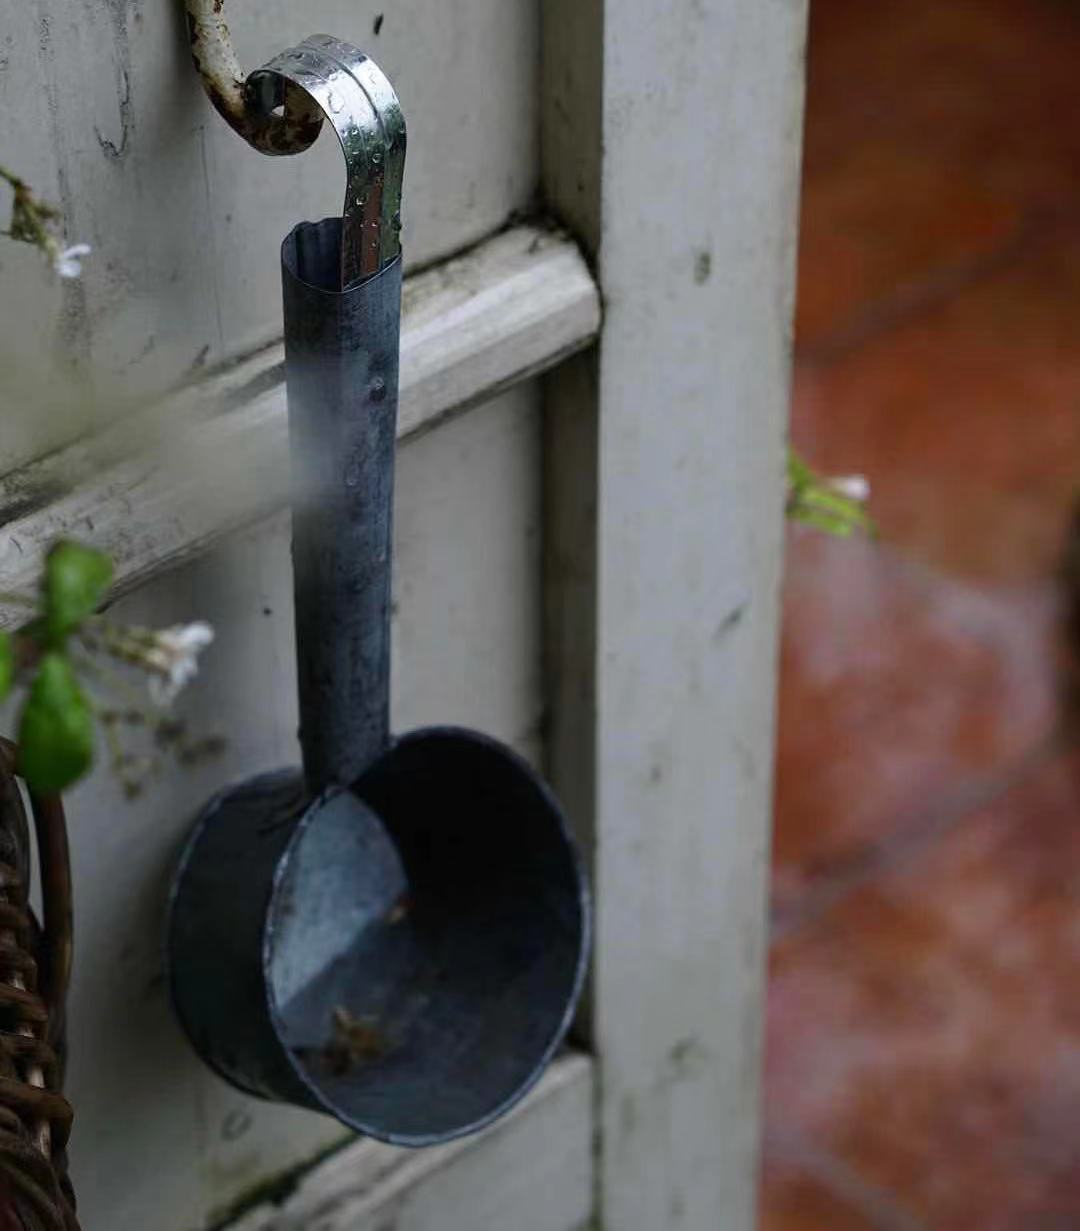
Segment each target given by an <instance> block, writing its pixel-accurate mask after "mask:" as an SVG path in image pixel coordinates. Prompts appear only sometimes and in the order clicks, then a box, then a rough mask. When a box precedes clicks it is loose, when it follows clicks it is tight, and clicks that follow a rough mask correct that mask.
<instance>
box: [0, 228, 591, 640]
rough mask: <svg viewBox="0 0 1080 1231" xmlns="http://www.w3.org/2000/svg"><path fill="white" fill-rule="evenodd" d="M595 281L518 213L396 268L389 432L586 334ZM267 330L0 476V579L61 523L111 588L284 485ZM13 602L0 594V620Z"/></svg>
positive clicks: (279, 495) (501, 382)
mask: <svg viewBox="0 0 1080 1231" xmlns="http://www.w3.org/2000/svg"><path fill="white" fill-rule="evenodd" d="M599 320H600V309H599V297H598V295H597V292H596V287H595V285H594V283H593V281H592V278H591V276H590V274H589V271H588V269H587V267H586V265H585V262H584V261H583V260H582V258H581V255H580V253H579V252H578V250H577V249H576V247H575V246H574V245H573V244H572V243H571V242H570V241H568V240H566V239H563V238H560V237H559V236H557V235H553V234H549V233H546V232H544V231H541V230H537V229H536V228H534V227H524V226H522V227H516V228H514V229H513V230H511V231H508V232H505V233H504V234H502V235H498V236H496V237H495V238H493V239H490V240H488V241H486V242H485V243H483V244H481V245H479V246H478V247H477V248H474V249H472V250H471V251H470V252H468V253H466V254H464V255H463V256H460V257H458V258H455V259H454V260H451V261H448V262H446V263H445V264H442V265H438V266H435V267H434V268H432V269H430V270H428V271H426V272H424V273H421V274H417V275H414V276H413V277H411V278H409V279H408V280H407V281H406V287H405V295H404V310H403V322H402V341H401V395H400V409H399V425H398V430H399V435H400V436H409V435H412V434H414V433H416V432H418V431H420V430H421V429H424V428H427V427H430V426H431V425H432V424H434V423H435V422H437V421H438V420H439V419H440V418H441V417H443V416H445V415H446V414H448V413H450V412H452V411H455V410H460V409H462V408H463V407H466V406H469V405H472V404H473V403H475V402H477V401H478V400H481V399H483V398H486V397H490V396H492V395H493V394H495V393H497V392H498V391H499V390H501V389H503V388H506V387H507V386H508V385H511V384H514V383H515V382H517V381H520V380H522V379H524V378H526V377H528V376H530V375H532V374H533V373H535V372H537V371H539V370H541V369H543V368H545V367H547V366H549V365H551V364H553V363H556V362H557V361H558V360H559V359H561V358H563V357H564V356H565V355H567V354H569V353H570V352H572V351H574V350H576V349H578V348H580V347H581V346H584V345H586V344H587V343H588V342H590V341H591V340H592V339H593V338H594V337H595V335H596V332H597V329H598V327H599ZM282 361H283V356H282V352H281V348H280V346H275V347H272V348H270V349H269V350H266V351H263V352H260V353H259V354H258V355H256V356H255V357H254V358H252V359H249V360H247V361H245V362H244V363H241V364H239V365H236V366H234V367H232V368H230V369H228V370H226V371H225V372H224V373H223V374H222V375H220V376H218V377H215V378H212V379H209V380H206V381H204V382H202V383H201V384H199V385H198V386H195V387H193V388H189V389H186V390H185V391H184V392H182V393H181V394H178V395H177V396H176V397H175V398H174V399H173V400H172V401H171V402H169V403H167V404H166V405H164V406H158V407H155V408H153V409H152V410H150V411H148V412H146V413H144V414H141V415H139V416H136V417H134V418H132V417H128V418H126V419H125V420H124V421H122V422H120V423H117V424H115V425H112V426H110V427H108V428H106V429H104V430H103V431H101V432H99V433H96V434H95V435H93V436H91V437H90V438H88V439H86V440H84V441H78V442H76V443H75V444H73V445H70V446H68V447H67V448H64V449H61V450H59V451H58V452H55V453H53V454H50V455H49V456H47V457H45V458H43V459H42V460H40V461H38V462H34V463H32V464H31V465H29V466H26V467H23V468H21V469H20V470H17V471H15V472H14V473H12V474H9V475H7V476H6V477H4V478H2V479H0V589H3V590H8V591H14V592H28V591H29V590H30V589H31V588H32V586H33V585H34V584H35V582H36V578H37V575H38V572H39V569H40V564H41V558H42V555H43V553H44V552H45V550H47V548H48V545H49V543H50V542H52V541H53V540H54V539H55V538H57V537H59V536H64V535H66V536H73V537H77V538H79V539H81V540H84V541H86V542H89V543H93V544H95V545H97V546H99V547H102V548H103V549H105V550H106V551H108V552H110V553H111V554H112V556H113V559H114V561H115V564H116V573H117V592H123V591H125V590H130V589H131V588H132V587H133V586H135V585H138V584H140V583H142V582H144V581H145V580H146V579H147V578H148V577H151V576H153V575H154V574H156V573H158V572H160V571H161V570H163V569H165V568H169V567H172V566H175V565H176V564H177V563H178V562H180V561H181V560H184V559H187V558H189V557H191V556H192V555H193V554H196V553H197V552H199V551H202V550H204V549H205V548H206V547H207V546H208V545H209V544H211V543H212V542H214V541H215V540H216V539H218V538H219V537H220V536H221V535H222V534H224V533H226V532H227V531H229V530H231V529H235V528H236V527H238V526H242V525H245V524H247V523H250V522H253V521H255V520H257V519H258V518H260V517H263V516H266V515H267V514H269V513H271V512H273V511H274V510H275V509H277V508H280V507H281V506H282V505H283V504H284V503H285V502H286V501H287V499H288V470H289V464H288V423H287V415H286V407H285V389H284V384H283V383H282V381H283V369H282ZM20 618H22V616H21V613H20V610H19V609H18V608H8V609H4V608H2V607H0V623H8V624H11V623H15V622H17V621H18V620H19V619H20Z"/></svg>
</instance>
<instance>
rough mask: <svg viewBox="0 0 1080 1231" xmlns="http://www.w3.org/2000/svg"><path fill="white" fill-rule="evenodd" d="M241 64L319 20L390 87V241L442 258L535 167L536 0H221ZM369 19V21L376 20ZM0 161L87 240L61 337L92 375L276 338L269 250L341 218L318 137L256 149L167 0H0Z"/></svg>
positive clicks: (516, 197)
mask: <svg viewBox="0 0 1080 1231" xmlns="http://www.w3.org/2000/svg"><path fill="white" fill-rule="evenodd" d="M228 15H229V25H230V27H231V29H232V33H233V39H234V44H235V47H236V51H237V54H238V55H239V57H240V60H241V62H242V64H243V66H244V67H245V69H247V70H248V71H250V70H251V69H253V68H256V67H258V66H259V65H260V64H263V63H265V61H266V60H268V59H269V58H270V57H271V56H273V55H275V54H277V53H278V52H280V51H282V50H283V49H284V48H286V47H288V46H290V45H294V44H295V43H297V42H299V41H300V40H301V39H303V38H304V37H305V36H306V35H309V34H313V33H316V32H317V31H325V32H330V33H333V34H336V35H337V36H338V37H340V38H344V39H347V40H349V41H350V42H353V43H355V44H356V45H357V46H359V47H360V48H361V49H362V50H364V51H367V52H368V53H370V54H371V55H372V56H374V57H375V59H376V60H377V61H378V62H379V64H380V66H381V67H382V68H383V69H384V71H385V72H386V73H387V74H388V75H389V77H390V79H391V80H392V81H393V82H394V85H395V87H396V89H397V92H398V94H399V96H400V98H401V100H402V104H403V106H404V109H405V114H406V118H407V121H408V125H409V156H408V164H407V168H406V190H405V203H404V220H405V228H404V243H405V253H406V260H407V261H408V262H411V263H412V265H413V266H414V267H417V268H419V267H421V266H426V265H428V264H430V263H431V262H433V261H435V260H439V259H442V258H445V257H446V256H448V255H450V254H451V253H454V252H456V251H458V250H460V249H461V248H463V247H465V246H466V245H468V244H471V243H475V242H477V241H478V240H479V239H481V238H482V237H483V236H485V235H489V234H491V232H492V231H494V230H496V229H498V228H499V227H500V226H502V225H503V224H504V223H505V222H506V221H507V219H508V218H509V217H510V216H511V215H512V214H513V213H514V211H517V210H521V209H524V208H526V207H527V206H528V204H529V202H530V199H531V197H532V194H533V191H534V187H535V181H536V165H537V150H536V147H537V128H538V125H537V109H538V102H537V90H536V80H537V59H538V57H537V40H538V18H539V15H538V11H537V7H536V4H535V3H534V0H455V3H453V4H447V3H445V0H395V3H394V4H393V5H388V4H386V3H384V0H319V3H318V4H317V5H313V4H297V3H295V0H259V2H258V3H249V2H247V0H238V2H234V3H232V4H230V5H229V14H228ZM380 15H381V16H382V20H381V21H380V22H379V23H378V32H377V33H376V29H375V27H376V19H377V18H378V17H379V16H380ZM0 34H2V36H3V41H2V47H0V59H2V63H0V112H2V113H3V115H4V117H5V131H4V150H3V159H4V162H5V164H6V165H8V166H11V167H12V168H13V169H15V170H16V171H18V172H19V173H20V174H22V175H25V176H26V178H27V179H29V180H30V182H31V183H33V184H34V185H35V186H36V187H37V188H38V189H39V190H40V191H41V192H42V193H45V194H46V195H48V196H49V197H51V198H52V199H53V200H55V201H57V202H58V203H59V204H60V205H61V206H62V207H63V209H64V213H65V215H66V217H67V220H68V227H69V231H70V234H71V235H72V237H73V238H75V239H79V240H85V241H88V242H90V243H91V244H93V246H94V256H93V258H92V259H91V260H90V261H89V262H87V265H86V272H85V276H84V278H83V279H82V280H81V281H80V282H79V283H78V284H75V285H71V286H68V287H65V288H64V289H65V303H64V308H63V320H62V322H61V332H62V333H63V335H64V337H65V338H66V340H67V343H68V346H69V347H71V348H74V349H75V351H76V352H78V353H79V354H81V355H82V356H84V357H85V358H86V359H87V360H89V361H90V363H91V366H92V368H93V370H94V371H95V373H101V372H111V373H120V372H123V373H124V375H125V379H129V380H133V381H141V380H143V379H147V378H149V379H150V380H151V381H152V382H157V381H160V380H162V379H164V380H176V379H178V378H179V377H180V376H181V375H182V374H183V373H184V372H185V371H187V370H188V369H190V368H191V366H192V365H193V364H198V363H204V362H205V363H209V364H210V365H214V364H217V363H220V362H222V361H223V360H227V359H229V358H232V357H235V356H237V355H242V354H246V353H248V352H250V351H251V350H253V349H255V348H256V347H258V346H261V345H265V344H267V343H269V342H270V341H272V340H273V339H274V337H275V336H276V334H277V333H278V332H279V329H280V326H279V323H278V322H279V314H278V303H279V299H280V296H279V277H278V267H277V250H278V245H279V244H280V242H281V238H282V236H283V235H285V233H286V232H287V231H288V230H289V229H290V228H291V227H292V226H293V225H294V224H295V223H296V222H298V221H300V220H301V219H303V218H310V219H318V218H322V217H325V216H327V215H330V214H338V213H340V210H341V199H342V188H343V185H344V172H343V167H342V162H341V152H340V149H338V148H337V143H336V142H335V141H334V140H333V138H332V136H331V137H327V136H325V135H324V136H323V137H322V138H321V139H320V140H319V141H318V142H317V143H316V146H315V148H314V149H312V150H311V151H309V152H308V153H306V154H303V155H297V156H296V157H292V158H268V157H266V156H264V155H262V154H258V153H256V152H255V151H254V150H252V149H251V148H249V147H248V146H247V145H245V144H244V142H243V141H242V140H241V139H240V138H239V137H237V136H236V135H235V134H234V133H233V132H231V131H230V130H229V129H228V128H227V126H226V125H225V123H224V122H223V121H222V120H221V119H220V117H219V116H218V115H217V114H216V113H215V112H214V111H213V109H212V108H211V106H210V104H209V102H208V101H207V99H206V98H205V97H204V95H203V90H202V86H201V84H200V82H199V79H198V76H197V75H196V73H195V72H194V71H193V69H192V66H191V62H190V57H189V54H188V37H187V31H186V28H185V20H184V10H183V5H182V4H181V3H179V2H178V0H79V2H78V3H71V0H0Z"/></svg>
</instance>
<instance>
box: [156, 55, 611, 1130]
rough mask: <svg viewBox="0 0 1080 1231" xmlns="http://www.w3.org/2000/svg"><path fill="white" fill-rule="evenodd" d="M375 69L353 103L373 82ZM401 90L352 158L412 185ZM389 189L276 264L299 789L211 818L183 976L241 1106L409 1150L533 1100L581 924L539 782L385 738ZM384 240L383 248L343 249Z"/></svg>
mask: <svg viewBox="0 0 1080 1231" xmlns="http://www.w3.org/2000/svg"><path fill="white" fill-rule="evenodd" d="M309 41H310V40H309ZM331 44H332V49H333V51H334V55H335V56H338V57H341V56H344V55H345V51H343V50H342V49H343V48H344V45H343V44H340V43H338V42H337V41H336V40H326V39H325V38H320V39H319V40H318V41H317V42H315V44H314V45H315V46H316V48H317V51H318V56H317V57H316V60H317V59H318V57H325V56H326V55H327V54H328V47H331ZM305 46H306V44H305ZM296 54H297V53H295V52H293V53H285V55H284V56H283V57H278V58H277V59H276V60H275V61H272V65H274V66H276V67H275V69H274V71H277V72H281V71H287V69H286V70H283V68H282V66H283V65H285V66H287V65H289V64H290V63H292V62H293V61H294V59H295V55H296ZM353 54H354V55H355V56H359V54H360V53H358V52H357V53H353ZM361 58H362V59H363V57H361ZM314 62H315V61H314V60H312V59H311V58H305V59H304V60H303V63H305V64H307V65H308V66H309V67H310V66H311V65H312V64H313V63H314ZM365 65H366V67H365V68H364V71H363V73H356V72H355V71H354V68H355V66H353V67H348V66H346V68H347V71H348V74H349V75H350V77H351V79H352V80H354V81H356V82H359V81H361V80H363V81H370V80H372V74H373V73H375V74H377V73H378V70H377V69H374V67H373V66H372V65H371V62H370V61H366V60H365ZM305 71H307V70H305ZM379 77H381V74H379ZM383 81H385V79H383ZM388 90H389V85H388V83H386V84H385V86H381V85H380V87H379V89H378V90H376V91H375V92H374V94H373V95H372V96H371V97H372V98H374V99H375V100H376V101H375V102H374V103H373V104H372V106H373V114H374V115H375V117H376V119H378V116H379V115H380V114H381V113H382V112H385V113H386V114H387V115H388V116H389V121H388V122H387V123H385V124H383V123H381V122H380V123H375V124H373V126H372V128H371V133H373V134H374V136H371V133H369V134H368V135H369V137H370V140H367V139H365V140H366V144H365V143H364V142H361V141H359V140H356V141H354V148H355V149H357V150H360V151H361V153H362V155H363V157H364V158H366V159H368V160H369V161H370V162H371V165H372V166H375V167H378V168H380V169H383V168H385V167H386V166H387V159H386V156H385V153H386V152H385V150H384V151H383V153H382V154H379V156H378V157H374V158H373V152H377V151H378V150H379V146H378V144H377V140H376V139H377V138H378V137H379V134H382V137H383V138H384V139H385V140H387V141H389V142H390V143H391V144H392V145H393V151H394V160H391V165H392V166H395V167H396V172H395V174H396V175H397V176H398V179H399V181H400V171H401V165H402V159H403V155H404V125H403V122H402V121H401V117H400V109H399V108H398V107H397V100H396V99H394V100H393V105H392V106H391V105H390V104H389V103H388V102H387V101H386V100H387V97H388V95H387V91H388ZM390 95H392V91H390ZM335 96H338V92H336V93H335ZM316 97H318V94H316ZM379 100H381V101H379ZM324 104H325V92H324ZM328 114H329V111H328ZM331 118H335V117H334V116H332V117H331ZM337 118H338V119H339V120H340V117H337ZM351 122H352V121H351V120H350V119H349V118H348V117H346V119H345V120H340V123H341V125H342V126H343V127H346V128H348V126H349V124H350V123H351ZM339 131H340V129H339ZM343 147H345V148H346V154H347V155H348V152H349V147H348V146H346V143H345V141H344V140H343ZM349 182H350V185H353V184H355V183H356V182H357V173H356V170H355V168H354V167H350V173H349ZM378 183H379V192H380V193H386V192H388V193H390V194H391V195H390V200H391V201H392V202H393V208H390V207H389V206H387V204H386V201H385V200H384V199H381V198H380V201H378V202H376V204H375V205H374V206H372V207H371V209H368V208H367V205H368V203H369V202H370V197H368V198H367V199H366V200H365V198H364V196H363V193H362V192H361V194H360V195H359V196H358V197H357V198H356V199H357V200H358V201H363V202H364V205H363V207H362V208H360V209H359V212H358V213H356V214H355V215H354V216H353V217H352V218H350V216H349V215H348V214H346V217H345V219H344V220H342V219H327V220H324V221H323V222H320V223H317V224H311V223H303V224H301V225H300V226H298V227H297V228H296V229H295V230H294V231H293V232H292V234H291V235H290V236H289V237H288V238H287V239H286V241H285V243H284V245H283V248H282V281H283V290H284V314H285V353H286V377H287V383H288V400H289V432H290V446H291V452H292V467H293V489H294V490H293V569H294V600H295V608H296V634H297V679H298V687H299V701H300V743H301V750H302V757H303V770H302V771H301V770H285V771H281V772H278V773H274V774H268V775H263V776H261V777H258V778H255V779H252V780H250V781H247V782H244V783H241V784H240V785H238V786H236V787H234V788H232V789H230V790H227V791H225V792H223V793H222V794H221V795H219V796H218V797H217V798H216V799H214V800H213V801H211V803H210V804H209V805H208V806H207V807H206V809H205V810H204V811H203V813H202V815H201V817H200V818H199V820H198V823H197V825H196V828H195V831H194V834H193V835H192V837H191V839H190V841H189V844H188V847H187V850H186V852H185V854H184V857H183V859H182V862H181V866H180V869H179V872H178V874H177V878H176V881H175V884H174V888H173V896H172V907H171V917H170V925H169V968H170V982H171V986H172V995H173V1001H174V1004H175V1007H176V1011H177V1014H178V1016H179V1018H180V1021H181V1023H182V1024H183V1026H184V1029H185V1030H186V1032H187V1034H188V1035H189V1037H190V1038H191V1040H192V1042H193V1043H194V1045H195V1047H196V1048H197V1050H198V1051H199V1053H200V1055H201V1056H202V1057H203V1058H204V1060H205V1061H206V1062H207V1063H208V1064H209V1065H211V1066H212V1067H213V1068H214V1069H215V1070H216V1071H217V1072H218V1073H219V1074H220V1075H221V1076H222V1077H224V1078H225V1079H226V1080H228V1081H230V1082H232V1083H233V1084H234V1085H236V1086H238V1087H239V1088H241V1089H243V1090H245V1091H247V1092H249V1093H251V1094H254V1095H258V1096H261V1097H264V1098H271V1099H277V1100H281V1101H285V1102H290V1103H294V1104H298V1105H300V1106H304V1107H308V1108H311V1109H313V1110H319V1111H325V1112H329V1113H330V1114H332V1115H335V1116H337V1117H338V1118H339V1119H340V1120H342V1121H344V1122H345V1123H346V1124H348V1125H350V1126H352V1127H353V1128H355V1129H357V1130H359V1131H361V1132H364V1133H367V1134H369V1135H371V1136H373V1137H378V1138H381V1139H382V1140H385V1141H391V1142H395V1143H398V1144H402V1145H413V1146H418V1145H427V1144H432V1143H435V1142H439V1141H445V1140H447V1139H449V1138H452V1137H456V1136H459V1135H461V1134H463V1133H467V1132H470V1131H473V1130H475V1129H477V1128H480V1127H481V1126H483V1125H484V1124H486V1123H488V1122H489V1121H491V1120H492V1119H494V1118H495V1117H496V1116H498V1115H499V1114H501V1113H502V1112H503V1111H505V1110H507V1109H508V1108H509V1107H510V1106H512V1105H513V1104H514V1103H515V1102H516V1101H517V1100H518V1099H519V1098H520V1097H521V1096H522V1095H523V1094H524V1093H525V1091H526V1090H528V1088H529V1087H530V1086H531V1085H532V1084H533V1082H534V1081H535V1080H536V1079H537V1078H538V1077H539V1075H540V1073H541V1072H542V1071H543V1068H544V1066H545V1064H546V1063H547V1061H548V1060H549V1059H550V1058H551V1055H552V1054H553V1052H554V1051H555V1049H556V1048H557V1047H558V1045H559V1043H560V1041H561V1040H562V1038H563V1036H564V1034H565V1031H566V1029H567V1027H568V1025H569V1022H570V1019H571V1016H572V1014H573V1010H574V1006H575V1004H576V1001H577V998H578V996H579V994H580V990H581V986H582V981H583V979H584V972H585V964H586V956H587V950H588V938H589V906H588V895H587V890H586V886H585V880H584V876H583V873H582V869H581V866H580V862H579V859H578V856H577V853H576V851H575V849H574V845H573V842H572V840H571V838H570V835H569V832H568V829H567V825H566V822H565V818H564V817H563V814H562V811H561V809H560V807H559V805H558V803H557V801H556V800H555V798H554V797H553V795H552V794H551V792H550V790H549V789H548V788H547V786H546V785H545V783H544V782H543V780H542V779H541V778H540V777H539V776H538V775H537V774H536V773H535V771H534V770H533V769H532V768H531V767H530V766H529V765H528V764H527V763H526V762H524V761H523V760H522V759H521V758H520V757H518V756H517V755H516V754H515V753H514V752H512V751H511V750H510V749H508V748H506V747H504V746H503V745H501V744H499V743H498V742H497V741H495V740H493V739H491V738H489V737H487V736H485V735H481V734H478V733H476V732H472V731H467V730H463V729H460V728H454V727H434V728H429V729H424V730H420V731H416V732H413V733H411V734H409V735H406V736H405V737H403V738H401V739H398V740H393V739H391V736H390V733H389V687H390V624H391V620H390V587H391V546H392V510H393V470H394V442H395V434H396V412H397V387H398V335H399V322H400V301H401V258H400V253H399V246H398V243H397V200H398V198H399V193H400V182H398V183H397V184H396V185H394V184H393V183H390V184H387V183H386V180H385V178H384V177H382V178H379V180H378ZM369 188H370V185H369ZM350 191H352V188H350ZM372 218H375V219H376V224H377V225H379V226H380V227H381V228H383V231H384V232H385V229H386V228H389V229H390V231H391V232H392V234H388V233H382V232H381V233H380V235H378V236H374V237H372V238H368V239H362V238H361V239H359V240H358V239H357V238H356V236H355V235H354V236H353V239H352V240H351V239H350V232H355V231H356V230H357V229H359V230H360V232H361V236H363V235H366V232H365V231H364V228H365V227H370V226H371V225H372V223H371V219H372ZM380 219H381V222H380V221H378V220H380ZM358 262H359V268H360V273H359V274H357V268H358V264H357V263H358ZM343 288H344V289H343Z"/></svg>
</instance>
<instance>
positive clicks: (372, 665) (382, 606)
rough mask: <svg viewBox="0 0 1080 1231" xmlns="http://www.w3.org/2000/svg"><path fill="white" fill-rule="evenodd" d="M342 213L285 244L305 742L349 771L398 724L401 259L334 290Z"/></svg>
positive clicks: (318, 768)
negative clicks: (395, 563)
mask: <svg viewBox="0 0 1080 1231" xmlns="http://www.w3.org/2000/svg"><path fill="white" fill-rule="evenodd" d="M343 230H344V228H343V225H342V221H341V219H337V218H329V219H326V220H325V221H324V222H320V223H318V224H317V225H312V224H308V223H305V224H302V225H301V226H299V227H297V228H296V229H295V230H294V231H293V232H292V234H291V235H290V236H289V237H288V239H287V240H286V241H285V244H284V246H283V248H282V262H281V264H282V280H283V284H284V297H285V374H286V380H287V384H288V398H289V444H290V450H291V454H292V474H293V577H294V583H293V584H294V593H295V610H296V644H297V676H298V683H299V695H300V744H301V747H302V748H303V753H304V772H305V774H306V776H307V780H308V785H309V787H310V788H311V790H312V791H313V792H318V791H320V790H322V789H323V788H324V787H326V786H329V785H331V784H333V783H339V784H347V783H350V782H352V781H353V779H355V778H357V777H358V776H359V775H360V773H361V772H362V771H363V770H364V769H366V768H367V767H368V765H370V764H371V762H372V761H373V760H374V759H375V757H377V756H378V755H379V754H380V753H381V752H383V751H384V749H385V748H386V745H387V741H388V738H389V727H390V553H391V534H392V528H391V518H392V514H393V500H394V443H395V435H396V424H397V394H398V331H399V327H400V316H401V261H400V259H397V260H394V261H392V262H391V264H390V265H389V266H387V267H386V268H385V269H384V270H383V271H382V272H381V273H379V274H376V275H375V277H373V278H369V279H368V280H367V281H365V282H363V283H361V284H360V286H358V287H354V288H353V289H352V290H349V291H345V292H344V293H342V292H339V291H338V290H337V289H336V286H337V279H338V277H339V270H340V261H339V253H340V251H341V240H342V234H343Z"/></svg>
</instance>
